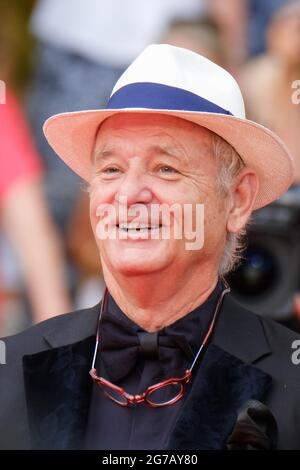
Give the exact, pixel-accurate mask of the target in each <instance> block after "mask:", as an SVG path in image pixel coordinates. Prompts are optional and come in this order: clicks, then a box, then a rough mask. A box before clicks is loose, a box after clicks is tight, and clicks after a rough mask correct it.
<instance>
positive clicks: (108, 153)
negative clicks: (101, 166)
mask: <svg viewBox="0 0 300 470" xmlns="http://www.w3.org/2000/svg"><path fill="white" fill-rule="evenodd" d="M114 154H115V149H113V148H111V149H105V148H104V149H100V150H99V149H98V150H96V151H95V153H94V161H95V162H97V161H98V160H101V161H105V160H109V159H110V158H111V157H112V156H113V155H114Z"/></svg>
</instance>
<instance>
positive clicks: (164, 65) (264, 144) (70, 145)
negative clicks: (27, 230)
mask: <svg viewBox="0 0 300 470" xmlns="http://www.w3.org/2000/svg"><path fill="white" fill-rule="evenodd" d="M87 86H88V85H87ZM83 93H84V88H83ZM44 131H45V135H46V137H47V139H48V141H49V143H50V144H51V145H52V146H53V148H54V149H55V150H56V152H57V153H58V154H59V156H60V157H61V158H62V159H63V160H64V161H65V162H66V163H67V164H68V165H69V166H70V167H71V168H72V169H73V170H74V171H76V172H77V173H78V174H79V175H80V176H82V177H83V178H84V179H85V180H86V181H87V182H88V191H89V194H90V219H91V225H92V228H93V231H94V235H95V239H96V241H97V244H98V248H99V253H100V257H101V263H102V267H103V275H104V278H105V282H106V286H107V289H106V291H105V294H104V298H103V300H102V302H101V304H98V305H96V306H95V307H93V308H90V309H86V310H82V311H77V312H73V313H70V314H68V315H62V316H60V317H57V318H56V319H51V320H49V321H46V322H44V323H41V324H39V325H37V326H35V327H33V328H31V329H29V330H28V331H25V332H23V333H21V334H19V335H17V336H15V337H12V338H8V339H6V340H4V341H5V344H6V351H7V361H6V365H2V366H1V368H0V383H1V402H0V417H1V419H0V442H1V447H2V448H26V449H27V448H28V449H30V448H31V449H110V450H112V449H199V450H200V449H236V448H245V449H246V448H247V449H255V448H259V449H271V448H278V449H287V448H292V449H295V448H300V440H299V431H300V421H299V420H300V416H299V412H300V406H299V404H298V397H299V392H300V381H299V378H300V370H299V367H300V366H297V363H298V362H299V361H298V356H297V350H296V349H295V348H296V347H297V344H300V343H297V341H299V337H298V336H297V335H296V334H294V333H292V332H291V331H289V330H287V329H285V328H283V327H281V326H280V325H278V324H275V323H273V322H271V321H269V320H265V319H263V318H260V317H257V316H256V315H254V314H252V313H250V312H248V311H246V310H245V309H243V308H242V307H241V306H240V305H238V304H237V303H236V302H235V301H234V299H233V298H232V296H231V294H230V293H229V290H230V289H229V288H228V286H227V285H226V282H225V281H224V275H225V274H226V273H227V272H228V271H230V270H231V269H232V267H233V266H234V264H235V261H236V258H237V252H238V248H239V238H240V235H241V233H242V232H243V229H244V227H245V225H246V223H247V221H248V220H249V217H250V215H251V211H252V210H254V209H257V208H259V207H262V206H264V205H266V204H268V203H270V202H271V201H273V200H274V199H276V198H277V197H279V196H280V195H281V194H282V193H283V192H284V191H285V190H286V189H287V188H288V187H289V185H290V183H291V181H292V174H293V170H292V163H291V159H290V157H289V154H288V151H287V149H286V148H285V146H284V144H283V143H282V142H281V141H280V140H279V139H278V138H277V137H276V136H275V135H274V134H273V133H271V132H270V131H268V130H267V129H265V128H264V127H262V126H259V125H257V124H255V123H253V122H250V121H247V120H246V119H245V116H244V109H243V100H242V97H241V94H240V90H239V87H238V85H237V84H236V82H235V80H234V79H233V78H232V77H231V76H230V75H229V74H228V73H227V72H226V71H225V70H223V69H222V68H220V67H218V66H217V65H215V64H213V63H212V62H210V61H209V60H207V59H206V58H204V57H201V56H199V55H197V54H195V53H193V52H190V51H187V50H184V49H180V48H176V47H172V46H166V45H153V46H149V47H148V48H147V49H146V50H145V51H144V52H143V53H142V54H141V55H140V56H139V57H138V58H137V59H136V60H135V61H134V62H133V64H132V65H131V66H130V67H129V68H128V69H127V71H125V73H124V74H123V75H122V77H121V78H120V79H119V81H118V82H117V84H116V86H115V88H114V90H113V93H112V95H111V98H110V101H109V103H108V106H107V108H106V109H105V110H94V111H86V112H78V113H67V114H61V115H58V116H54V117H52V118H50V119H49V120H48V121H47V122H46V124H45V127H44ZM41 256H42V254H41Z"/></svg>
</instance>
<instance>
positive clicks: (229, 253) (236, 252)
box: [211, 132, 246, 276]
mask: <svg viewBox="0 0 300 470" xmlns="http://www.w3.org/2000/svg"><path fill="white" fill-rule="evenodd" d="M211 134H212V148H213V153H214V156H215V158H216V161H217V164H218V167H219V172H218V189H219V191H220V195H221V196H223V197H228V196H229V193H230V189H231V187H232V185H233V183H234V180H235V178H236V176H237V175H238V174H239V172H240V171H241V170H242V169H243V168H244V167H245V163H244V162H243V160H242V158H241V157H240V155H239V154H238V152H237V151H236V150H235V149H234V148H233V147H232V146H231V145H230V144H229V143H228V142H227V141H226V140H224V139H223V138H222V137H220V136H219V135H217V134H215V133H214V132H211ZM245 231H246V230H245V228H244V229H242V230H241V231H240V232H238V233H230V232H227V234H226V243H225V247H224V252H223V256H222V257H221V260H220V264H219V274H220V276H224V275H225V274H227V273H229V272H230V271H232V270H233V269H234V268H236V267H237V266H238V264H239V262H240V259H241V253H242V251H243V249H244V243H243V240H244V235H245Z"/></svg>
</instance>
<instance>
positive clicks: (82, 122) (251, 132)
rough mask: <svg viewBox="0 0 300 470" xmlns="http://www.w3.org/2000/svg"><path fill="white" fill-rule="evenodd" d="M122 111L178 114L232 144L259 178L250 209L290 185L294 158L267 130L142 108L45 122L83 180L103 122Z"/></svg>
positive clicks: (216, 117)
mask: <svg viewBox="0 0 300 470" xmlns="http://www.w3.org/2000/svg"><path fill="white" fill-rule="evenodd" d="M120 113H139V114H145V113H147V114H149V113H154V114H163V115H171V116H176V117H179V118H182V119H185V120H187V121H191V122H193V123H196V124H198V125H200V126H203V127H206V128H207V129H210V130H211V131H213V132H215V133H216V134H218V135H220V136H221V137H223V139H225V140H226V141H227V142H228V143H230V144H231V145H232V146H233V147H234V148H235V149H236V151H237V152H238V153H239V155H240V156H241V158H242V159H243V161H244V163H245V164H246V166H248V167H250V168H252V169H253V170H254V171H255V172H256V173H257V175H258V178H259V192H258V194H257V198H256V200H255V204H254V209H259V208H261V207H263V206H266V205H267V204H269V203H271V202H273V201H274V200H276V199H278V198H279V197H280V196H281V195H282V194H283V193H284V192H285V191H286V190H287V189H288V188H289V187H290V185H291V184H292V182H293V173H294V166H293V159H292V157H291V155H290V153H289V151H288V149H287V147H286V145H285V144H284V143H283V142H282V140H281V139H280V138H279V137H278V136H277V135H276V134H274V133H273V132H272V131H270V130H269V129H267V128H265V127H264V126H261V125H260V124H257V123H255V122H253V121H249V120H246V119H240V118H238V117H235V116H230V115H225V114H215V113H204V112H190V111H181V110H178V111H177V110H176V111H174V110H172V111H171V110H162V109H145V108H126V109H113V110H110V109H104V110H102V109H101V110H89V111H79V112H72V113H62V114H56V115H54V116H52V117H50V118H49V119H47V121H46V122H45V124H44V126H43V131H44V134H45V137H46V139H47V141H48V142H49V144H50V145H51V147H52V148H53V149H54V151H55V152H56V153H57V154H58V156H59V157H60V158H61V159H62V160H63V161H64V162H65V163H66V164H67V165H68V166H69V167H70V168H71V169H72V170H73V171H74V172H75V173H77V174H78V175H79V176H81V177H82V178H83V179H84V180H86V181H87V182H89V181H90V178H91V174H92V172H91V169H92V161H91V154H92V150H93V146H94V142H95V137H96V133H97V131H98V128H99V126H100V125H101V123H102V122H103V121H104V120H105V119H107V118H108V117H110V116H113V115H114V114H120Z"/></svg>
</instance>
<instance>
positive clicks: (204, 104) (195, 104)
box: [106, 82, 233, 116]
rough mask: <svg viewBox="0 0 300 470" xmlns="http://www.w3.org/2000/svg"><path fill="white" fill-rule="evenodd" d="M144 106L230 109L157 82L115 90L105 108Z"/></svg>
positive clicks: (221, 112)
mask: <svg viewBox="0 0 300 470" xmlns="http://www.w3.org/2000/svg"><path fill="white" fill-rule="evenodd" d="M123 108H146V109H164V110H177V111H196V112H206V113H216V114H227V115H228V114H229V115H231V116H233V114H232V113H231V112H230V111H227V110H226V109H223V108H222V107H220V106H218V105H216V104H215V103H212V102H211V101H209V100H206V99H205V98H202V97H201V96H198V95H196V94H194V93H191V92H189V91H186V90H183V89H181V88H176V87H172V86H168V85H161V84H159V83H147V82H145V83H131V84H130V85H125V86H124V87H122V88H120V89H119V90H118V91H116V92H115V93H114V94H113V95H112V96H111V98H110V100H109V101H108V103H107V106H106V109H123Z"/></svg>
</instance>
